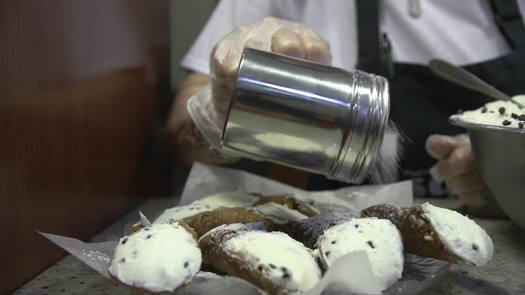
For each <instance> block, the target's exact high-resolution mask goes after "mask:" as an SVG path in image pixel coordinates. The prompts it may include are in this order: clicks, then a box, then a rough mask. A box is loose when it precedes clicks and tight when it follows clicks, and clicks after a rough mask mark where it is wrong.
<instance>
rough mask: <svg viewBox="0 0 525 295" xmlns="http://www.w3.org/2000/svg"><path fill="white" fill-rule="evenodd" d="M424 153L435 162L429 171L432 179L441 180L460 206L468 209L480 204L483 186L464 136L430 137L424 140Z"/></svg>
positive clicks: (467, 141) (468, 140) (470, 147)
mask: <svg viewBox="0 0 525 295" xmlns="http://www.w3.org/2000/svg"><path fill="white" fill-rule="evenodd" d="M426 150H427V152H428V153H429V155H430V156H431V157H433V158H434V159H436V160H437V163H436V164H435V165H434V166H433V167H432V168H431V169H430V174H431V175H432V177H433V178H434V179H435V180H437V181H439V182H443V181H444V182H445V183H446V184H447V187H448V188H449V190H450V191H451V192H452V193H453V194H455V195H457V196H458V198H459V199H460V200H461V201H462V202H463V204H465V205H467V206H472V207H477V206H480V205H483V202H484V200H482V196H483V194H482V192H483V190H484V188H485V183H484V182H483V179H482V178H481V175H480V174H479V172H478V169H477V166H476V159H475V157H474V153H473V152H472V146H471V144H470V139H469V137H468V136H467V135H466V134H461V135H457V136H448V135H431V136H429V137H428V138H427V140H426Z"/></svg>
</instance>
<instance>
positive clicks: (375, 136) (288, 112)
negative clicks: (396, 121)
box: [221, 49, 389, 183]
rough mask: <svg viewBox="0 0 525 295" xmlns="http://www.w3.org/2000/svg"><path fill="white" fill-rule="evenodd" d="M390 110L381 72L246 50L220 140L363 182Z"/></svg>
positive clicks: (279, 160)
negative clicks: (332, 65) (377, 74)
mask: <svg viewBox="0 0 525 295" xmlns="http://www.w3.org/2000/svg"><path fill="white" fill-rule="evenodd" d="M388 116H389V91H388V81H387V80H386V79H385V78H383V77H380V76H376V75H373V74H368V73H364V72H361V71H358V70H355V71H352V72H348V71H344V70H341V69H338V68H334V67H330V66H326V65H320V64H315V63H310V62H307V61H304V60H299V59H294V58H289V57H285V56H281V55H277V54H273V53H269V52H264V51H259V50H254V49H245V50H244V53H243V56H242V58H241V61H240V64H239V68H238V71H237V76H236V80H235V85H234V89H233V94H232V97H231V100H230V105H229V110H228V115H227V118H226V121H225V124H224V127H223V130H222V139H221V140H222V145H223V148H225V149H228V150H233V151H235V152H236V153H241V154H245V155H247V156H249V157H251V158H257V159H261V160H265V161H270V162H274V163H278V164H282V165H286V166H290V167H295V168H297V169H301V170H306V171H310V172H313V173H317V174H324V175H325V176H326V177H328V178H331V179H335V180H340V181H344V182H350V183H360V182H363V181H364V180H365V179H366V177H367V176H368V175H369V174H370V172H371V171H372V170H373V167H374V163H375V162H376V158H378V155H379V154H380V149H381V144H382V142H383V137H384V135H385V130H386V129H387V126H388V121H389V120H388Z"/></svg>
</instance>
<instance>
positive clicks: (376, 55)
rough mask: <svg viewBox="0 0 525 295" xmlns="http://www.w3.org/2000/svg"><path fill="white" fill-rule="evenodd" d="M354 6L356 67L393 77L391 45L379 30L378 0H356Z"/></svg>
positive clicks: (385, 35)
mask: <svg viewBox="0 0 525 295" xmlns="http://www.w3.org/2000/svg"><path fill="white" fill-rule="evenodd" d="M356 7H357V30H358V34H357V35H358V48H359V50H358V52H359V53H358V54H359V55H358V64H357V66H356V68H358V69H360V70H363V71H366V72H369V73H375V74H378V75H382V76H385V77H387V78H393V77H394V62H393V60H392V46H391V43H390V40H389V39H388V36H387V34H386V33H382V34H380V32H379V31H380V29H379V0H356Z"/></svg>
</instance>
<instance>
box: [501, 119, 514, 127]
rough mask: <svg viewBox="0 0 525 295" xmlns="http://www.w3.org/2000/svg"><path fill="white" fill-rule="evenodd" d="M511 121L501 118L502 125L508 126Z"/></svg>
mask: <svg viewBox="0 0 525 295" xmlns="http://www.w3.org/2000/svg"><path fill="white" fill-rule="evenodd" d="M511 123H512V122H510V121H509V120H503V122H501V124H502V125H503V126H509V125H510V124H511Z"/></svg>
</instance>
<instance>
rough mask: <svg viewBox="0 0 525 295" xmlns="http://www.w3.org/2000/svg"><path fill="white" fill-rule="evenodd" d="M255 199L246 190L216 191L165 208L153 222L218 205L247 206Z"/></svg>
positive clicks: (213, 208) (229, 206) (172, 219)
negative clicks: (216, 192) (190, 201)
mask: <svg viewBox="0 0 525 295" xmlns="http://www.w3.org/2000/svg"><path fill="white" fill-rule="evenodd" d="M255 200H256V197H255V196H253V195H252V194H249V193H246V192H237V191H233V192H223V193H218V194H214V195H211V196H208V197H206V198H203V199H200V200H197V201H195V202H193V203H191V204H189V205H185V206H177V207H173V208H170V209H166V210H164V212H163V213H162V214H161V215H160V216H159V217H157V219H155V221H154V223H165V222H170V221H178V220H181V219H184V218H187V217H191V216H193V215H197V214H199V213H202V212H207V211H212V210H215V209H217V208H220V207H226V208H233V207H244V206H249V205H250V204H252V203H253V202H254V201H255Z"/></svg>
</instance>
